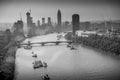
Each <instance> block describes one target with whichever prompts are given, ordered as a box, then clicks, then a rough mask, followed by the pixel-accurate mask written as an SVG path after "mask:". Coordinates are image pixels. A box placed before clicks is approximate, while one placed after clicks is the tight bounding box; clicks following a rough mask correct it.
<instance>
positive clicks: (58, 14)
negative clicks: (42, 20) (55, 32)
mask: <svg viewBox="0 0 120 80" xmlns="http://www.w3.org/2000/svg"><path fill="white" fill-rule="evenodd" d="M57 24H58V26H59V27H60V26H61V11H60V10H58V12H57Z"/></svg>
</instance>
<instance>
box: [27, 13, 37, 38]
mask: <svg viewBox="0 0 120 80" xmlns="http://www.w3.org/2000/svg"><path fill="white" fill-rule="evenodd" d="M26 15H27V28H28V36H29V37H32V36H34V35H35V29H36V26H35V24H34V23H33V20H32V17H31V16H30V12H27V13H26Z"/></svg>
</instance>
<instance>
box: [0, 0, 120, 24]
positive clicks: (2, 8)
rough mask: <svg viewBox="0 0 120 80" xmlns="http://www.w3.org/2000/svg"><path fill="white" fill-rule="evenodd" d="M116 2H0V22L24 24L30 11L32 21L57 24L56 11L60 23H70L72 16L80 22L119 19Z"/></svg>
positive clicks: (74, 0)
mask: <svg viewBox="0 0 120 80" xmlns="http://www.w3.org/2000/svg"><path fill="white" fill-rule="evenodd" d="M119 8H120V6H119V1H117V0H0V22H12V23H13V22H15V21H16V20H18V19H20V13H21V15H22V20H23V21H24V22H26V12H27V11H29V10H30V9H31V16H32V17H33V21H34V22H37V20H40V22H41V18H42V17H45V18H46V22H47V18H48V17H51V20H52V21H53V22H57V11H58V9H60V10H61V14H62V21H71V20H72V15H73V14H74V13H77V14H79V15H80V21H95V20H110V18H111V19H113V20H118V19H120V16H119V14H120V11H119Z"/></svg>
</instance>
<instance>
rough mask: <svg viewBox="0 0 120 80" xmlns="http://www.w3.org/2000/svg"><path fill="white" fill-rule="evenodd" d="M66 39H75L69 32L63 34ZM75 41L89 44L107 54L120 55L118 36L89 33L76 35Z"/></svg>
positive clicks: (119, 39)
mask: <svg viewBox="0 0 120 80" xmlns="http://www.w3.org/2000/svg"><path fill="white" fill-rule="evenodd" d="M65 38H66V39H67V40H73V41H74V40H75V39H74V38H72V36H71V34H70V33H69V34H67V35H66V36H65ZM76 43H77V44H82V45H85V46H89V47H92V48H95V49H98V50H101V51H104V52H105V53H107V54H110V55H111V54H112V55H115V56H118V57H119V56H120V38H118V37H106V36H99V35H89V36H88V37H81V36H77V37H76Z"/></svg>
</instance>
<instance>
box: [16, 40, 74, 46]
mask: <svg viewBox="0 0 120 80" xmlns="http://www.w3.org/2000/svg"><path fill="white" fill-rule="evenodd" d="M48 43H54V44H56V45H59V44H60V43H68V44H72V43H73V42H72V41H49V42H48V41H47V42H32V43H31V42H30V41H28V43H17V46H19V47H20V46H22V45H26V46H32V44H40V45H42V46H44V45H45V44H48Z"/></svg>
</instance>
